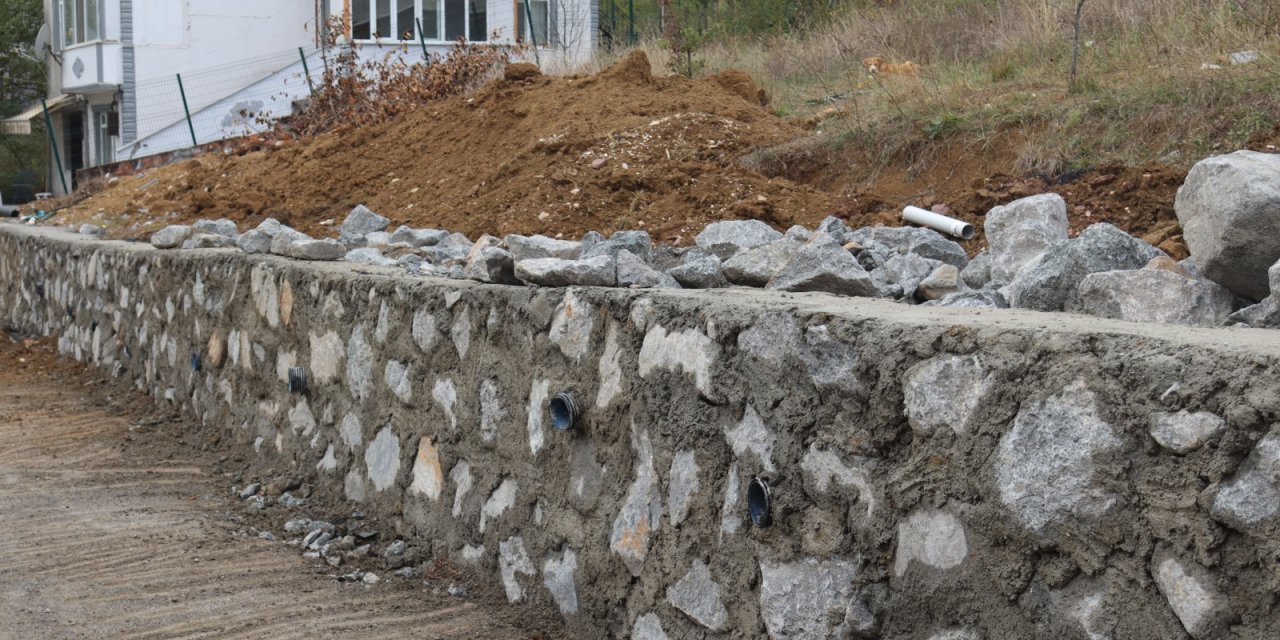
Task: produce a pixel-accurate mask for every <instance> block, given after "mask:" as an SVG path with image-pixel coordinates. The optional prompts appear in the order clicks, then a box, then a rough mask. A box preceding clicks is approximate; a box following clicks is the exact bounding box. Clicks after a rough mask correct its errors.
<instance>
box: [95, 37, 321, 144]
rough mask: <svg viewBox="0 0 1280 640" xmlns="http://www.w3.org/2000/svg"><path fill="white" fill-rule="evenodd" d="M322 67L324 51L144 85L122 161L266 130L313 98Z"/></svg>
mask: <svg viewBox="0 0 1280 640" xmlns="http://www.w3.org/2000/svg"><path fill="white" fill-rule="evenodd" d="M322 67H323V60H322V59H321V54H320V50H319V49H316V48H312V49H291V50H286V51H280V52H276V53H273V54H268V55H263V56H258V57H256V58H249V59H244V60H237V61H236V62H235V63H231V64H224V65H217V66H212V67H208V68H204V69H200V70H198V71H192V72H187V73H182V74H175V75H172V76H165V77H160V78H154V79H151V80H147V81H145V82H140V83H138V85H137V87H136V94H135V96H136V97H135V100H134V104H135V105H136V109H135V112H134V115H133V119H134V121H133V123H131V124H132V125H133V127H132V129H133V131H135V132H136V133H135V135H134V136H133V139H132V140H125V141H124V144H123V147H122V149H121V152H122V153H118V154H117V156H118V157H139V156H145V155H151V154H155V153H162V152H165V151H171V150H174V149H181V148H184V147H190V146H195V145H200V144H206V143H210V142H217V141H219V140H224V139H227V138H233V137H238V136H244V135H249V134H252V133H255V132H260V131H263V130H265V129H267V128H269V126H270V121H271V120H273V119H275V118H278V117H280V116H283V115H287V114H288V113H290V111H291V110H292V105H293V102H294V101H295V100H298V99H300V98H303V97H306V96H307V95H308V94H309V93H310V91H311V88H310V86H311V83H312V82H318V81H319V80H320V78H321V75H322V74H323V70H322ZM125 117H126V118H128V117H129V116H128V115H126V116H125ZM129 128H130V127H129V126H128V124H126V125H125V129H126V131H127V130H129Z"/></svg>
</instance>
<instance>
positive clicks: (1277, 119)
mask: <svg viewBox="0 0 1280 640" xmlns="http://www.w3.org/2000/svg"><path fill="white" fill-rule="evenodd" d="M1074 6H1075V2H1073V1H1070V0H915V1H908V0H899V1H897V2H893V1H888V2H854V3H852V6H851V8H850V9H849V11H848V12H847V13H846V14H845V15H843V16H842V17H839V18H838V19H836V20H835V21H834V22H832V23H830V24H827V25H824V26H821V27H818V28H815V29H813V30H810V31H809V32H806V33H795V34H789V35H785V36H779V37H767V38H761V39H755V40H739V41H732V42H718V43H713V44H711V45H708V46H706V47H704V48H703V49H702V50H701V51H700V52H699V56H700V58H701V62H702V67H701V68H702V70H703V72H705V73H714V72H717V71H720V70H723V69H728V68H736V69H741V70H743V71H746V72H747V73H749V74H751V75H752V77H754V78H756V79H757V81H758V82H760V83H761V84H762V85H763V86H764V87H765V88H766V89H767V90H768V91H769V93H770V95H771V96H772V97H773V105H774V107H775V108H776V109H777V110H778V111H779V113H781V114H783V115H788V116H795V117H802V118H807V117H811V116H812V115H813V114H814V113H816V112H818V111H819V110H823V109H825V110H827V111H828V113H829V114H830V113H835V117H829V118H828V119H827V120H826V121H825V122H824V123H823V125H822V127H821V131H822V133H823V135H822V136H821V140H822V141H824V142H823V143H822V144H826V145H828V146H829V147H831V148H832V149H834V150H835V151H837V152H842V153H845V154H846V155H849V154H854V155H858V156H860V157H861V160H863V162H864V164H865V165H866V166H867V169H866V171H865V172H864V175H863V177H864V178H872V177H874V176H875V175H876V174H877V173H878V172H879V171H880V170H883V169H884V168H885V167H888V166H902V165H915V164H920V163H928V162H929V161H930V160H931V158H932V157H933V156H934V155H936V154H935V153H933V150H934V149H935V148H936V147H937V146H938V145H939V143H940V142H946V143H948V144H952V145H955V144H964V145H968V146H969V147H973V148H979V149H981V148H991V149H995V148H999V149H1001V150H1002V153H1005V154H1006V155H1008V156H1009V158H1008V165H1009V166H1008V170H1010V171H1017V172H1035V173H1048V174H1053V173H1057V172H1061V171H1064V170H1067V169H1070V168H1073V167H1081V166H1087V165H1091V164H1095V163H1099V162H1104V161H1108V160H1120V161H1123V162H1128V163H1140V162H1144V161H1150V160H1163V161H1166V162H1169V163H1172V164H1189V163H1190V162H1193V161H1194V160H1196V159H1198V158H1199V157H1202V156H1203V155H1206V154H1209V153H1212V152H1214V151H1217V150H1222V149H1226V148H1231V147H1236V146H1239V145H1241V144H1242V143H1243V141H1244V140H1245V139H1247V138H1248V136H1249V135H1250V134H1252V133H1253V132H1255V131H1258V130H1262V129H1270V128H1271V127H1273V126H1275V125H1277V124H1278V123H1280V3H1276V2H1274V1H1273V0H1252V1H1250V0H1087V2H1086V4H1085V8H1084V15H1083V25H1082V38H1081V40H1082V49H1081V59H1080V72H1079V74H1080V80H1079V83H1078V87H1077V90H1076V91H1075V92H1068V91H1067V76H1068V66H1069V63H1070V57H1071V46H1072V38H1071V33H1072V25H1071V17H1072V13H1073V11H1074ZM643 48H644V49H646V52H647V53H648V54H649V56H650V59H651V60H653V61H654V63H655V67H658V66H659V65H664V64H665V63H664V61H665V59H666V58H667V51H666V50H665V48H664V47H663V43H661V42H650V43H645V44H644V45H643ZM1242 50H1252V51H1257V52H1259V54H1260V58H1259V60H1258V61H1256V62H1254V63H1251V64H1246V65H1238V66H1233V65H1231V64H1230V63H1229V62H1227V58H1226V56H1227V55H1228V54H1230V53H1231V52H1234V51H1242ZM873 55H882V56H885V57H886V58H888V59H890V60H893V61H905V60H911V61H914V62H917V63H919V64H920V65H922V67H923V69H924V73H923V74H922V76H921V77H920V78H919V79H912V78H888V79H883V80H881V79H878V78H872V77H869V76H868V75H867V74H866V73H865V72H864V71H863V69H862V66H861V60H862V59H863V58H866V57H869V56H873ZM609 62H610V60H609V59H608V58H607V57H606V56H602V57H601V59H599V60H597V61H595V62H594V63H593V64H594V65H596V66H603V65H607V64H608V63H609ZM1206 64H1209V65H1218V66H1219V67H1221V68H1202V66H1203V65H1206ZM814 144H817V143H814V142H810V143H807V144H806V145H798V146H799V147H803V149H801V150H800V151H797V150H796V149H783V150H776V151H771V152H769V153H773V154H774V155H775V156H777V155H778V154H782V155H783V156H785V155H786V154H788V153H796V152H803V153H805V154H813V153H814V152H815V150H814V149H813V145H814ZM793 146H797V145H793ZM776 159H777V158H773V159H772V160H776ZM757 160H760V159H757ZM766 160H768V159H766ZM783 160H785V157H784V158H783ZM768 163H769V162H768V161H766V162H765V164H768ZM783 164H785V162H783Z"/></svg>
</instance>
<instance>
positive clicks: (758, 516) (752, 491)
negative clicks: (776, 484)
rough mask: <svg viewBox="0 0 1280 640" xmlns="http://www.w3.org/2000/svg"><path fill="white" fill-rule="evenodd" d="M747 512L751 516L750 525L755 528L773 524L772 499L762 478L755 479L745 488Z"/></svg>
mask: <svg viewBox="0 0 1280 640" xmlns="http://www.w3.org/2000/svg"><path fill="white" fill-rule="evenodd" d="M747 512H748V513H750V514H751V524H754V525H755V526H757V527H762V528H763V527H767V526H769V525H771V524H773V499H772V498H770V497H769V485H768V484H767V483H765V481H764V479H763V478H759V477H756V478H754V479H752V480H751V484H750V485H748V486H747Z"/></svg>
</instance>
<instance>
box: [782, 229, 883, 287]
mask: <svg viewBox="0 0 1280 640" xmlns="http://www.w3.org/2000/svg"><path fill="white" fill-rule="evenodd" d="M766 288H767V289H773V290H776V291H821V292H825V293H834V294H839V295H846V296H876V295H879V293H880V288H879V287H878V286H876V283H875V282H874V281H873V280H872V278H871V275H870V274H868V273H867V272H866V271H865V270H864V269H863V268H862V265H860V264H858V261H857V260H855V259H854V257H853V255H852V254H850V253H849V251H848V250H846V249H845V248H844V247H843V246H841V245H840V243H839V242H837V241H836V240H835V238H832V237H831V236H829V235H827V234H825V233H819V234H817V235H815V236H814V238H813V240H810V241H809V242H806V243H805V244H803V245H801V246H800V248H799V249H798V250H797V251H796V253H795V256H794V257H792V259H791V261H790V262H788V263H787V265H786V266H785V267H783V268H782V270H781V271H779V272H778V274H777V275H775V276H774V277H773V279H772V280H770V281H769V284H768V285H766Z"/></svg>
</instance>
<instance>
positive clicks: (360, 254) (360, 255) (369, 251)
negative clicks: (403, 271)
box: [342, 247, 396, 267]
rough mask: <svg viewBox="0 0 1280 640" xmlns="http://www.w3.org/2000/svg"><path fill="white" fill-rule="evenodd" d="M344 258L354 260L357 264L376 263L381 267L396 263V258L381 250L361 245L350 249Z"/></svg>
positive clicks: (349, 260)
mask: <svg viewBox="0 0 1280 640" xmlns="http://www.w3.org/2000/svg"><path fill="white" fill-rule="evenodd" d="M342 259H343V260H345V261H347V262H354V263H356V264H368V265H375V266H380V267H385V266H391V265H394V264H396V261H395V260H393V259H391V258H388V257H386V256H384V255H382V252H381V251H379V250H378V249H375V248H373V247H361V248H359V249H352V250H350V251H348V252H347V253H346V255H344V256H342Z"/></svg>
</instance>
